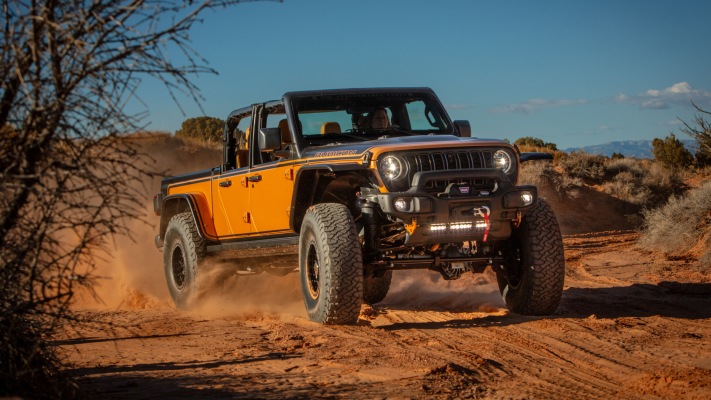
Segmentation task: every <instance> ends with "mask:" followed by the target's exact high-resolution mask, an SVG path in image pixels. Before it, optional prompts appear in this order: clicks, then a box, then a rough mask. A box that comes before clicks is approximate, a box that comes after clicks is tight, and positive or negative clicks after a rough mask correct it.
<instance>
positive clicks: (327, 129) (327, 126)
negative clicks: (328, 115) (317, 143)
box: [321, 122, 341, 134]
mask: <svg viewBox="0 0 711 400" xmlns="http://www.w3.org/2000/svg"><path fill="white" fill-rule="evenodd" d="M325 133H341V125H339V124H338V122H324V123H323V125H321V134H325Z"/></svg>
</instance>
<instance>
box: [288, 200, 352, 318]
mask: <svg viewBox="0 0 711 400" xmlns="http://www.w3.org/2000/svg"><path fill="white" fill-rule="evenodd" d="M299 275H300V278H301V291H302V294H303V298H304V304H305V305H306V312H307V314H308V316H309V319H311V320H312V321H314V322H319V323H322V324H354V323H356V322H357V321H358V316H359V315H360V306H361V304H362V302H363V260H362V254H361V249H360V242H359V241H358V233H357V232H356V227H355V224H354V222H353V217H352V216H351V214H350V212H349V211H348V208H347V207H346V206H344V205H342V204H336V203H322V204H315V205H313V206H311V207H309V209H308V210H306V215H305V216H304V220H303V223H302V224H301V236H300V238H299Z"/></svg>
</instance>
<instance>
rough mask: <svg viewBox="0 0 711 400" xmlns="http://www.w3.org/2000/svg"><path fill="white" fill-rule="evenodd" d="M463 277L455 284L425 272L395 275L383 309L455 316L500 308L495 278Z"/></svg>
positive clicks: (487, 275)
mask: <svg viewBox="0 0 711 400" xmlns="http://www.w3.org/2000/svg"><path fill="white" fill-rule="evenodd" d="M490 272H491V271H490V270H487V272H485V273H484V274H473V273H464V274H462V277H461V278H459V279H457V280H451V281H447V280H444V279H443V278H442V277H441V276H440V274H439V273H437V272H433V271H427V270H412V271H395V272H394V273H393V280H392V285H391V287H390V292H389V293H388V295H387V296H386V297H385V299H384V300H383V305H386V306H388V307H390V308H408V309H428V310H438V311H455V312H472V311H481V312H493V311H498V309H499V308H504V307H505V304H504V302H503V300H502V299H501V295H500V294H499V289H498V286H497V283H496V278H495V277H492V274H493V272H491V274H490Z"/></svg>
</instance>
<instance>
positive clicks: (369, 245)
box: [360, 199, 380, 264]
mask: <svg viewBox="0 0 711 400" xmlns="http://www.w3.org/2000/svg"><path fill="white" fill-rule="evenodd" d="M377 207H378V205H377V204H376V203H374V202H372V201H368V200H365V199H362V200H361V202H360V208H361V211H362V216H363V234H364V237H363V239H364V240H363V242H364V244H365V249H364V251H363V262H364V263H365V264H368V263H371V262H373V261H375V260H376V259H377V258H378V254H379V249H380V217H379V215H378V208H377Z"/></svg>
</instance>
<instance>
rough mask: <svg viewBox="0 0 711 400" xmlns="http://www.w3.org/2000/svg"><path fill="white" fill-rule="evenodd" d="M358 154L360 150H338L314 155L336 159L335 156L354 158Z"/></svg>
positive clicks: (319, 152)
mask: <svg viewBox="0 0 711 400" xmlns="http://www.w3.org/2000/svg"><path fill="white" fill-rule="evenodd" d="M356 154H358V150H337V151H318V152H316V153H315V154H314V156H315V157H335V156H352V155H356Z"/></svg>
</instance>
